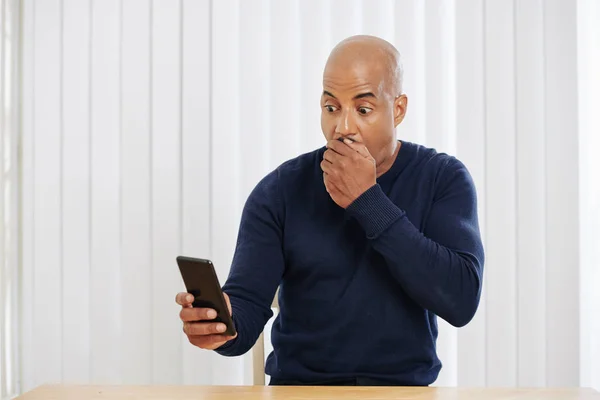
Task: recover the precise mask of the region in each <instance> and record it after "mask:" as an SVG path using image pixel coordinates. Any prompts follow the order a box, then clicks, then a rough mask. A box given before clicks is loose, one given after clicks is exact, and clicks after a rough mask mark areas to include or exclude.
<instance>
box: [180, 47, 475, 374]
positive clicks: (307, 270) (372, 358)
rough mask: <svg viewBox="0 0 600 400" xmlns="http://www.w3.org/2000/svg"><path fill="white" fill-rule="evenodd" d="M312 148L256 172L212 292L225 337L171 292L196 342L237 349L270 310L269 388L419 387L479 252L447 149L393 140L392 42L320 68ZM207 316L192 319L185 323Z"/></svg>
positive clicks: (395, 69) (399, 105)
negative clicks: (440, 322)
mask: <svg viewBox="0 0 600 400" xmlns="http://www.w3.org/2000/svg"><path fill="white" fill-rule="evenodd" d="M321 107H322V116H321V126H322V130H323V134H324V135H325V138H326V139H327V145H326V146H325V147H324V148H321V149H318V150H315V151H313V152H311V153H308V154H304V155H301V156H299V157H297V158H295V159H292V160H290V161H288V162H286V163H284V164H283V165H281V166H279V167H278V168H277V169H276V170H274V171H273V172H271V173H270V174H268V175H267V176H266V177H265V178H264V179H263V180H262V181H261V182H260V183H259V184H258V185H257V186H256V188H255V189H254V190H253V192H252V193H251V194H250V196H249V198H248V200H247V203H246V205H245V207H244V211H243V215H242V221H241V225H240V231H239V238H238V242H237V247H236V250H235V255H234V259H233V265H232V267H231V272H230V275H229V278H228V280H227V282H226V283H225V285H224V287H223V291H224V292H225V293H226V294H228V297H227V299H228V301H229V299H230V301H231V303H230V304H231V311H232V316H233V319H234V321H235V325H236V328H237V331H238V335H237V336H236V337H233V338H232V337H223V336H222V335H220V334H219V332H222V331H223V330H222V328H224V326H222V324H216V323H210V322H206V320H210V319H212V318H214V315H215V314H214V312H213V311H212V310H206V309H193V308H190V303H191V302H192V300H193V299H192V297H191V295H188V294H186V293H180V294H179V295H178V296H177V302H178V303H179V304H181V305H182V307H183V308H182V310H181V314H180V315H181V319H182V320H183V322H184V331H185V332H186V334H187V335H188V337H189V340H190V342H191V343H193V344H194V345H196V346H198V347H201V348H205V349H213V350H215V351H216V352H218V353H220V354H222V355H225V356H236V355H241V354H243V353H245V352H247V351H248V350H249V349H250V348H251V347H252V346H253V345H254V343H255V341H256V339H257V338H258V336H259V334H260V333H261V331H262V330H263V328H264V325H265V323H266V322H267V321H268V319H269V318H270V317H271V316H272V312H271V309H270V305H271V302H272V299H273V296H274V294H275V292H276V289H277V287H278V286H279V287H280V291H279V306H280V314H279V315H278V317H277V318H276V320H275V322H274V324H273V331H272V341H273V348H274V351H273V353H272V354H270V355H269V357H268V360H267V363H266V373H267V374H268V375H270V376H271V382H270V383H271V384H272V385H284V384H296V385H301V384H311V385H321V384H331V385H428V384H430V383H432V382H433V381H435V379H436V377H437V375H438V373H439V370H440V368H441V363H440V361H439V359H438V358H437V355H436V349H435V341H436V338H437V325H436V316H439V317H441V318H443V319H445V320H446V321H448V322H449V323H451V324H452V325H454V326H457V327H460V326H463V325H465V324H467V323H468V322H469V321H470V320H471V318H472V317H473V315H474V314H475V311H476V309H477V307H478V304H479V298H480V293H481V287H482V273H483V263H484V251H483V246H482V243H481V239H480V233H479V226H478V217H477V199H476V193H475V188H474V185H473V182H472V179H471V176H470V174H469V172H468V171H467V169H466V168H465V166H464V165H463V164H462V163H461V162H460V161H458V160H457V159H456V158H454V157H451V156H449V155H445V154H440V153H437V152H436V151H435V150H433V149H428V148H425V147H423V146H421V145H417V144H413V143H409V142H406V141H398V140H397V139H396V133H395V128H396V127H397V126H398V125H399V124H400V123H401V122H402V120H403V118H404V115H405V113H406V108H407V97H406V95H404V94H403V93H402V67H401V64H400V57H399V54H398V52H397V50H396V49H395V48H394V47H393V46H392V45H391V44H389V43H388V42H386V41H384V40H382V39H379V38H376V37H371V36H355V37H351V38H348V39H346V40H344V41H343V42H341V43H340V44H338V45H337V46H336V47H335V48H334V49H333V51H332V53H331V55H330V56H329V59H328V60H327V64H326V66H325V70H324V74H323V93H322V96H321ZM199 320H200V321H205V322H194V321H199Z"/></svg>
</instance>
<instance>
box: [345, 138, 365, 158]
mask: <svg viewBox="0 0 600 400" xmlns="http://www.w3.org/2000/svg"><path fill="white" fill-rule="evenodd" d="M344 144H345V145H346V146H348V147H350V148H351V149H352V150H354V151H355V152H357V153H358V154H360V155H361V156H363V157H365V158H371V153H369V150H368V149H367V146H365V145H364V143H360V142H353V141H352V140H350V139H344Z"/></svg>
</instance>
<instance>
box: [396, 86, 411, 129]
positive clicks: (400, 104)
mask: <svg viewBox="0 0 600 400" xmlns="http://www.w3.org/2000/svg"><path fill="white" fill-rule="evenodd" d="M406 107H408V97H406V95H405V94H401V95H400V96H398V97H396V99H395V100H394V127H397V126H398V125H400V123H401V122H402V121H403V120H404V116H405V115H406Z"/></svg>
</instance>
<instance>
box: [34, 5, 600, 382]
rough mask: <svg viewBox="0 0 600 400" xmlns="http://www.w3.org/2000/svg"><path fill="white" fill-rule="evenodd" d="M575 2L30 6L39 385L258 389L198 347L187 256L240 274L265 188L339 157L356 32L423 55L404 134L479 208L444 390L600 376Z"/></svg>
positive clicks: (411, 75)
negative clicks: (350, 44)
mask: <svg viewBox="0 0 600 400" xmlns="http://www.w3.org/2000/svg"><path fill="white" fill-rule="evenodd" d="M576 5H577V3H576V2H567V1H561V0H546V1H542V0H536V1H530V2H517V1H506V0H485V1H482V0H468V1H466V0H465V1H456V2H454V1H447V0H428V1H426V2H423V1H421V0H401V1H391V0H386V1H383V0H382V1H372V0H369V1H366V0H365V1H359V0H354V1H347V0H344V1H342V0H334V1H329V2H321V1H316V0H311V1H308V0H294V1H291V0H290V1H277V0H272V1H266V0H264V1H260V0H253V1H246V0H244V1H240V0H219V1H209V0H202V1H199V0H180V1H173V0H154V1H148V0H103V1H99V0H96V1H93V0H91V1H89V2H84V1H81V0H47V1H35V0H24V2H23V11H24V15H23V24H24V26H23V28H24V29H23V35H24V47H23V52H24V53H23V57H24V58H23V74H24V76H23V143H22V154H23V160H22V162H23V164H22V167H23V199H22V200H23V218H22V223H23V228H22V229H23V230H22V238H23V285H22V310H23V313H22V343H23V344H22V350H23V353H22V356H23V358H22V364H23V374H22V379H23V380H22V388H23V389H25V390H27V389H29V388H31V387H33V386H35V385H38V384H40V383H42V382H60V381H62V382H93V383H172V384H182V383H186V384H187V383H226V384H240V383H250V382H251V381H250V378H251V371H250V363H249V360H248V359H247V357H246V358H245V359H244V358H240V359H226V358H222V357H218V356H216V355H214V354H209V353H206V352H202V351H199V350H197V349H194V348H192V347H191V346H190V345H189V344H188V343H187V341H186V340H185V338H184V336H183V334H182V333H181V324H180V322H178V310H177V307H176V305H175V304H174V296H175V293H176V292H178V291H180V290H181V289H182V288H183V286H182V283H181V279H180V277H179V275H178V271H177V268H176V266H175V263H174V260H175V257H176V256H177V255H178V254H186V255H190V256H200V257H208V258H212V259H213V260H214V261H215V264H216V266H217V268H218V273H219V277H220V278H221V279H222V280H224V279H225V277H226V274H227V272H228V268H229V263H230V261H231V257H232V253H233V249H234V245H235V240H236V234H237V228H238V223H239V217H240V211H241V208H242V206H243V203H244V200H245V198H246V196H247V195H248V193H249V191H250V190H251V189H252V187H253V186H254V184H255V183H256V182H257V181H258V180H259V179H260V178H261V177H262V176H263V175H264V174H265V173H266V172H267V171H269V170H270V169H272V168H274V167H275V166H277V165H278V164H279V163H280V162H282V161H283V160H285V159H288V158H290V157H294V156H295V155H297V154H299V153H300V152H304V151H310V150H312V149H314V148H316V147H318V146H321V145H323V143H324V142H323V138H322V135H321V132H320V127H319V126H320V125H319V107H318V99H319V93H320V88H321V81H320V76H321V71H322V68H323V65H324V62H325V59H326V56H327V54H328V52H329V50H330V49H331V47H332V46H333V45H334V44H335V43H336V42H337V41H339V40H341V39H342V38H344V37H346V36H348V35H351V34H354V33H370V34H376V35H380V36H382V37H383V38H385V39H388V40H390V41H392V42H393V43H395V44H396V45H397V46H398V48H399V50H400V51H401V52H402V53H403V55H404V59H405V71H406V72H405V77H406V84H405V90H406V93H407V95H408V97H409V108H408V110H409V111H408V116H407V118H406V121H405V122H404V123H403V124H402V126H401V127H400V129H399V137H400V138H401V139H405V140H411V141H417V142H419V143H423V144H426V145H430V146H434V147H436V148H437V149H438V150H440V151H446V152H449V153H451V154H455V155H457V156H458V157H459V158H460V159H462V160H463V161H464V162H465V163H466V164H467V166H468V167H469V168H470V170H471V173H472V175H473V177H474V179H475V182H476V185H477V189H478V193H479V201H480V218H481V227H482V233H483V236H484V241H485V245H486V251H487V262H486V267H485V283H484V295H483V298H482V302H481V306H480V309H479V311H478V313H477V315H476V317H475V318H474V320H473V321H472V322H471V323H470V324H469V325H468V326H467V327H465V328H462V329H460V330H456V329H454V328H451V327H450V326H449V325H448V324H446V323H444V322H443V321H441V322H440V325H441V327H440V339H439V353H440V356H441V358H442V362H443V363H444V369H443V371H442V373H441V375H440V378H439V379H438V382H436V384H438V385H468V386H486V385H488V386H545V385H548V386H577V385H578V384H579V383H580V380H581V381H584V373H585V374H587V375H585V376H586V377H588V376H591V375H590V374H592V369H591V368H598V365H597V364H593V362H592V361H588V362H587V364H586V363H585V361H584V359H585V356H586V355H585V354H586V353H584V352H583V351H582V352H581V354H583V355H584V357H580V340H585V338H586V337H587V336H586V335H587V332H591V331H590V329H592V328H594V327H595V328H594V329H597V325H594V326H592V325H591V324H590V323H587V324H586V323H584V321H587V318H589V317H590V316H591V315H592V313H593V311H592V309H590V308H589V306H588V308H586V304H587V303H585V301H586V299H587V297H580V294H579V293H580V279H581V278H582V277H583V270H580V263H579V261H580V260H579V259H580V253H579V250H580V244H581V243H583V242H581V243H580V234H581V232H582V231H581V229H582V228H581V227H582V226H583V225H582V224H581V221H582V219H583V218H584V217H582V219H578V216H579V215H580V214H579V213H580V204H582V203H581V200H582V197H580V190H579V189H580V184H581V183H580V181H579V180H578V177H579V176H580V175H579V171H580V164H579V163H580V160H579V158H578V156H579V151H580V148H579V142H578V137H579V134H578V122H577V119H578V116H579V114H578V113H579V112H580V109H579V108H578V92H577V84H578V80H577V73H578V69H577V52H576V50H577V36H576V35H577V25H576V22H577V8H576ZM590 96H592V94H590ZM588 118H589V115H588ZM581 193H582V194H585V193H584V192H581ZM586 204H587V203H586ZM587 206H589V205H587ZM584 207H585V206H584ZM588 229H591V227H589V228H588ZM586 243H587V242H586ZM588 245H589V243H588ZM586 254H587V253H586ZM589 262H590V260H588V264H586V265H588V267H587V269H586V270H585V271H586V272H585V273H586V274H587V275H586V276H587V277H591V274H592V273H593V268H592V267H591V264H589ZM595 279H598V277H597V275H595ZM580 310H585V311H586V312H587V314H581V321H580ZM580 322H581V326H582V327H583V328H584V329H583V330H581V329H580ZM582 338H583V339H582ZM586 343H587V342H586ZM594 343H596V344H595V345H596V346H597V341H596V342H594ZM583 345H584V343H582V346H583ZM582 349H583V347H582ZM596 351H598V350H597V348H596ZM593 371H596V370H593ZM225 372H226V373H225ZM598 375H600V372H598ZM585 382H591V380H590V379H588V378H586V380H585ZM596 384H598V383H597V382H596Z"/></svg>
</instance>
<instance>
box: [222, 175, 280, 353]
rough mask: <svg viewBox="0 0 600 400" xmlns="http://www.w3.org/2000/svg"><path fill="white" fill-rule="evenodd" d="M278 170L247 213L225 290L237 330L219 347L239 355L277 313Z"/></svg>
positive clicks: (250, 202)
mask: <svg viewBox="0 0 600 400" xmlns="http://www.w3.org/2000/svg"><path fill="white" fill-rule="evenodd" d="M278 182H279V177H278V173H277V171H274V172H272V173H271V174H269V175H267V176H266V177H265V178H264V179H263V180H262V181H261V182H259V184H258V185H257V186H256V187H255V189H254V190H253V191H252V193H251V194H250V196H249V197H248V200H247V201H246V204H245V206H244V209H243V212H242V218H241V223H240V229H239V232H238V239H237V244H236V249H235V252H234V257H233V263H232V266H231V270H230V272H229V276H228V278H227V281H226V282H225V284H224V285H223V291H224V292H225V293H227V294H228V295H229V298H230V300H231V308H232V315H233V321H234V324H235V327H236V330H237V332H238V335H237V337H236V338H235V339H232V340H230V341H229V342H227V343H225V344H224V345H223V346H221V347H219V348H218V349H216V350H215V351H216V352H217V353H219V354H221V355H224V356H239V355H242V354H244V353H246V352H247V351H248V350H250V348H251V347H252V346H253V345H254V343H255V342H256V340H257V339H258V336H259V335H260V333H261V332H262V331H263V329H264V326H265V324H266V323H267V321H268V320H269V318H271V317H272V316H273V311H272V310H271V303H272V301H273V297H274V296H275V292H276V290H277V287H278V286H279V283H280V281H281V276H282V274H283V270H284V256H283V250H282V234H283V228H282V227H283V204H282V201H281V196H280V193H279V186H278Z"/></svg>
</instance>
